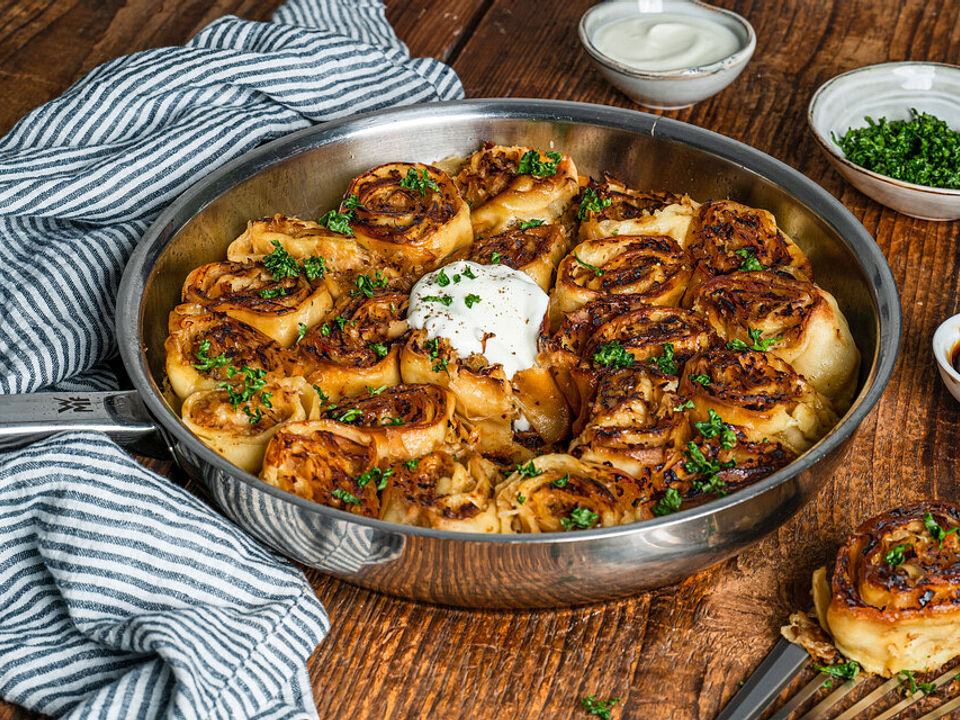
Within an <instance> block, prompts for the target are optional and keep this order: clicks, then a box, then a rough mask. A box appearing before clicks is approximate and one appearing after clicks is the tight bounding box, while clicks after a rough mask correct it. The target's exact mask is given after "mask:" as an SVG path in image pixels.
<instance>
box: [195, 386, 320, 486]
mask: <svg viewBox="0 0 960 720" xmlns="http://www.w3.org/2000/svg"><path fill="white" fill-rule="evenodd" d="M238 375H239V376H237V375H235V376H234V378H232V379H231V380H230V381H229V382H228V383H225V384H229V385H230V386H231V389H232V390H233V392H230V391H228V390H227V389H226V388H220V389H217V390H199V391H197V392H195V393H193V394H192V395H190V396H189V397H188V398H187V399H186V400H184V401H183V406H182V407H181V408H180V417H181V419H182V420H183V424H184V425H186V426H187V427H188V428H189V429H190V430H191V432H193V433H195V434H196V435H197V437H199V438H200V439H201V440H202V441H203V442H204V444H205V445H207V447H210V448H212V449H213V450H215V451H216V452H218V453H219V454H220V455H222V456H223V457H224V458H226V459H227V460H229V461H230V462H232V463H233V464H234V465H236V466H237V467H239V468H241V469H243V470H246V471H247V472H250V473H256V472H257V471H259V469H260V465H261V463H262V462H263V453H264V451H265V450H266V447H267V443H268V442H269V441H270V438H271V437H273V434H274V433H275V432H276V431H277V429H278V428H279V427H281V426H282V425H283V424H284V423H288V422H295V421H299V420H306V419H307V417H308V414H310V413H312V412H314V411H315V408H316V405H317V403H316V400H315V398H316V395H315V393H314V392H313V390H312V389H311V388H308V387H307V385H306V383H305V382H304V381H303V378H300V377H287V378H278V379H274V380H271V381H270V382H267V383H265V384H264V385H263V387H262V388H260V390H259V391H258V392H256V393H254V394H252V395H251V397H250V398H249V399H248V400H240V399H239V398H238V395H239V394H240V391H241V390H242V387H241V386H242V385H243V384H244V381H245V379H246V378H245V377H244V376H243V375H242V374H238ZM231 396H232V397H233V398H234V400H231ZM311 396H313V397H311Z"/></svg>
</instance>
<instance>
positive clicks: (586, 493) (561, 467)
mask: <svg viewBox="0 0 960 720" xmlns="http://www.w3.org/2000/svg"><path fill="white" fill-rule="evenodd" d="M649 496H650V490H649V487H648V486H647V485H645V484H643V483H640V482H638V481H637V480H635V479H634V478H632V477H630V476H629V475H626V474H625V473H622V472H620V471H618V470H614V469H613V468H609V467H604V466H602V465H592V464H589V463H585V462H582V461H580V460H577V459H576V458H574V457H571V456H570V455H563V454H553V455H541V456H539V457H536V458H534V459H533V460H531V461H529V462H528V463H526V464H525V465H520V466H518V468H517V470H516V472H514V473H513V474H511V475H510V476H509V477H508V478H507V479H506V480H505V481H504V482H503V483H501V484H500V486H499V487H498V488H497V514H498V515H499V516H500V532H503V533H541V532H563V531H566V530H588V529H590V528H594V527H611V526H613V525H622V524H624V523H630V522H635V521H637V520H645V519H647V518H650V517H652V514H651V511H650V497H649Z"/></svg>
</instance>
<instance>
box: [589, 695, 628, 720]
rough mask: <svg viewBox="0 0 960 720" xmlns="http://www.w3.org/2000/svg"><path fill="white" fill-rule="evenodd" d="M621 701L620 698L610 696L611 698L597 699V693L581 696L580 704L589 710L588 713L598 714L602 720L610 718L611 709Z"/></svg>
mask: <svg viewBox="0 0 960 720" xmlns="http://www.w3.org/2000/svg"><path fill="white" fill-rule="evenodd" d="M618 702H620V698H618V697H615V698H610V699H609V700H597V696H596V695H587V696H586V697H585V698H580V704H581V705H583V709H584V710H586V711H587V714H588V715H596V716H597V717H598V718H600V720H610V711H611V710H612V709H613V706H614V705H616V704H617V703H618Z"/></svg>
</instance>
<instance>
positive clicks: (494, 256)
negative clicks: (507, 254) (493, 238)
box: [490, 250, 500, 265]
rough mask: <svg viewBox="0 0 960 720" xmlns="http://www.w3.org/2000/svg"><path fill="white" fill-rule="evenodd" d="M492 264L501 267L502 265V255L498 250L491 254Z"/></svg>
mask: <svg viewBox="0 0 960 720" xmlns="http://www.w3.org/2000/svg"><path fill="white" fill-rule="evenodd" d="M490 264H491V265H499V264H500V253H498V252H497V251H496V250H494V251H493V252H492V253H490Z"/></svg>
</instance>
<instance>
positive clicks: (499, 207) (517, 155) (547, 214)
mask: <svg viewBox="0 0 960 720" xmlns="http://www.w3.org/2000/svg"><path fill="white" fill-rule="evenodd" d="M456 183H457V187H459V188H460V193H461V194H462V195H463V197H464V199H465V200H466V201H467V202H468V203H469V204H470V217H471V220H472V222H473V230H474V233H475V234H477V235H480V236H483V237H486V236H488V235H496V234H498V233H501V232H504V231H505V230H507V229H509V228H511V227H513V226H514V225H516V224H517V223H519V222H521V221H524V220H533V219H539V220H543V221H545V222H548V223H552V222H555V221H556V220H558V219H559V218H560V216H561V215H562V214H563V213H564V211H565V210H566V209H567V206H569V205H570V202H571V201H572V200H573V198H574V196H575V195H576V194H577V190H578V184H577V168H576V166H575V165H574V164H573V160H571V159H570V157H569V156H568V155H564V154H563V153H559V152H557V153H554V152H544V151H541V150H537V149H534V148H529V147H519V146H514V147H506V146H503V145H493V144H492V143H484V146H483V149H482V150H480V151H479V152H476V153H474V154H473V155H471V156H470V158H469V159H468V160H467V163H466V165H465V166H464V167H463V169H462V170H461V171H460V173H459V174H458V175H457V177H456Z"/></svg>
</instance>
